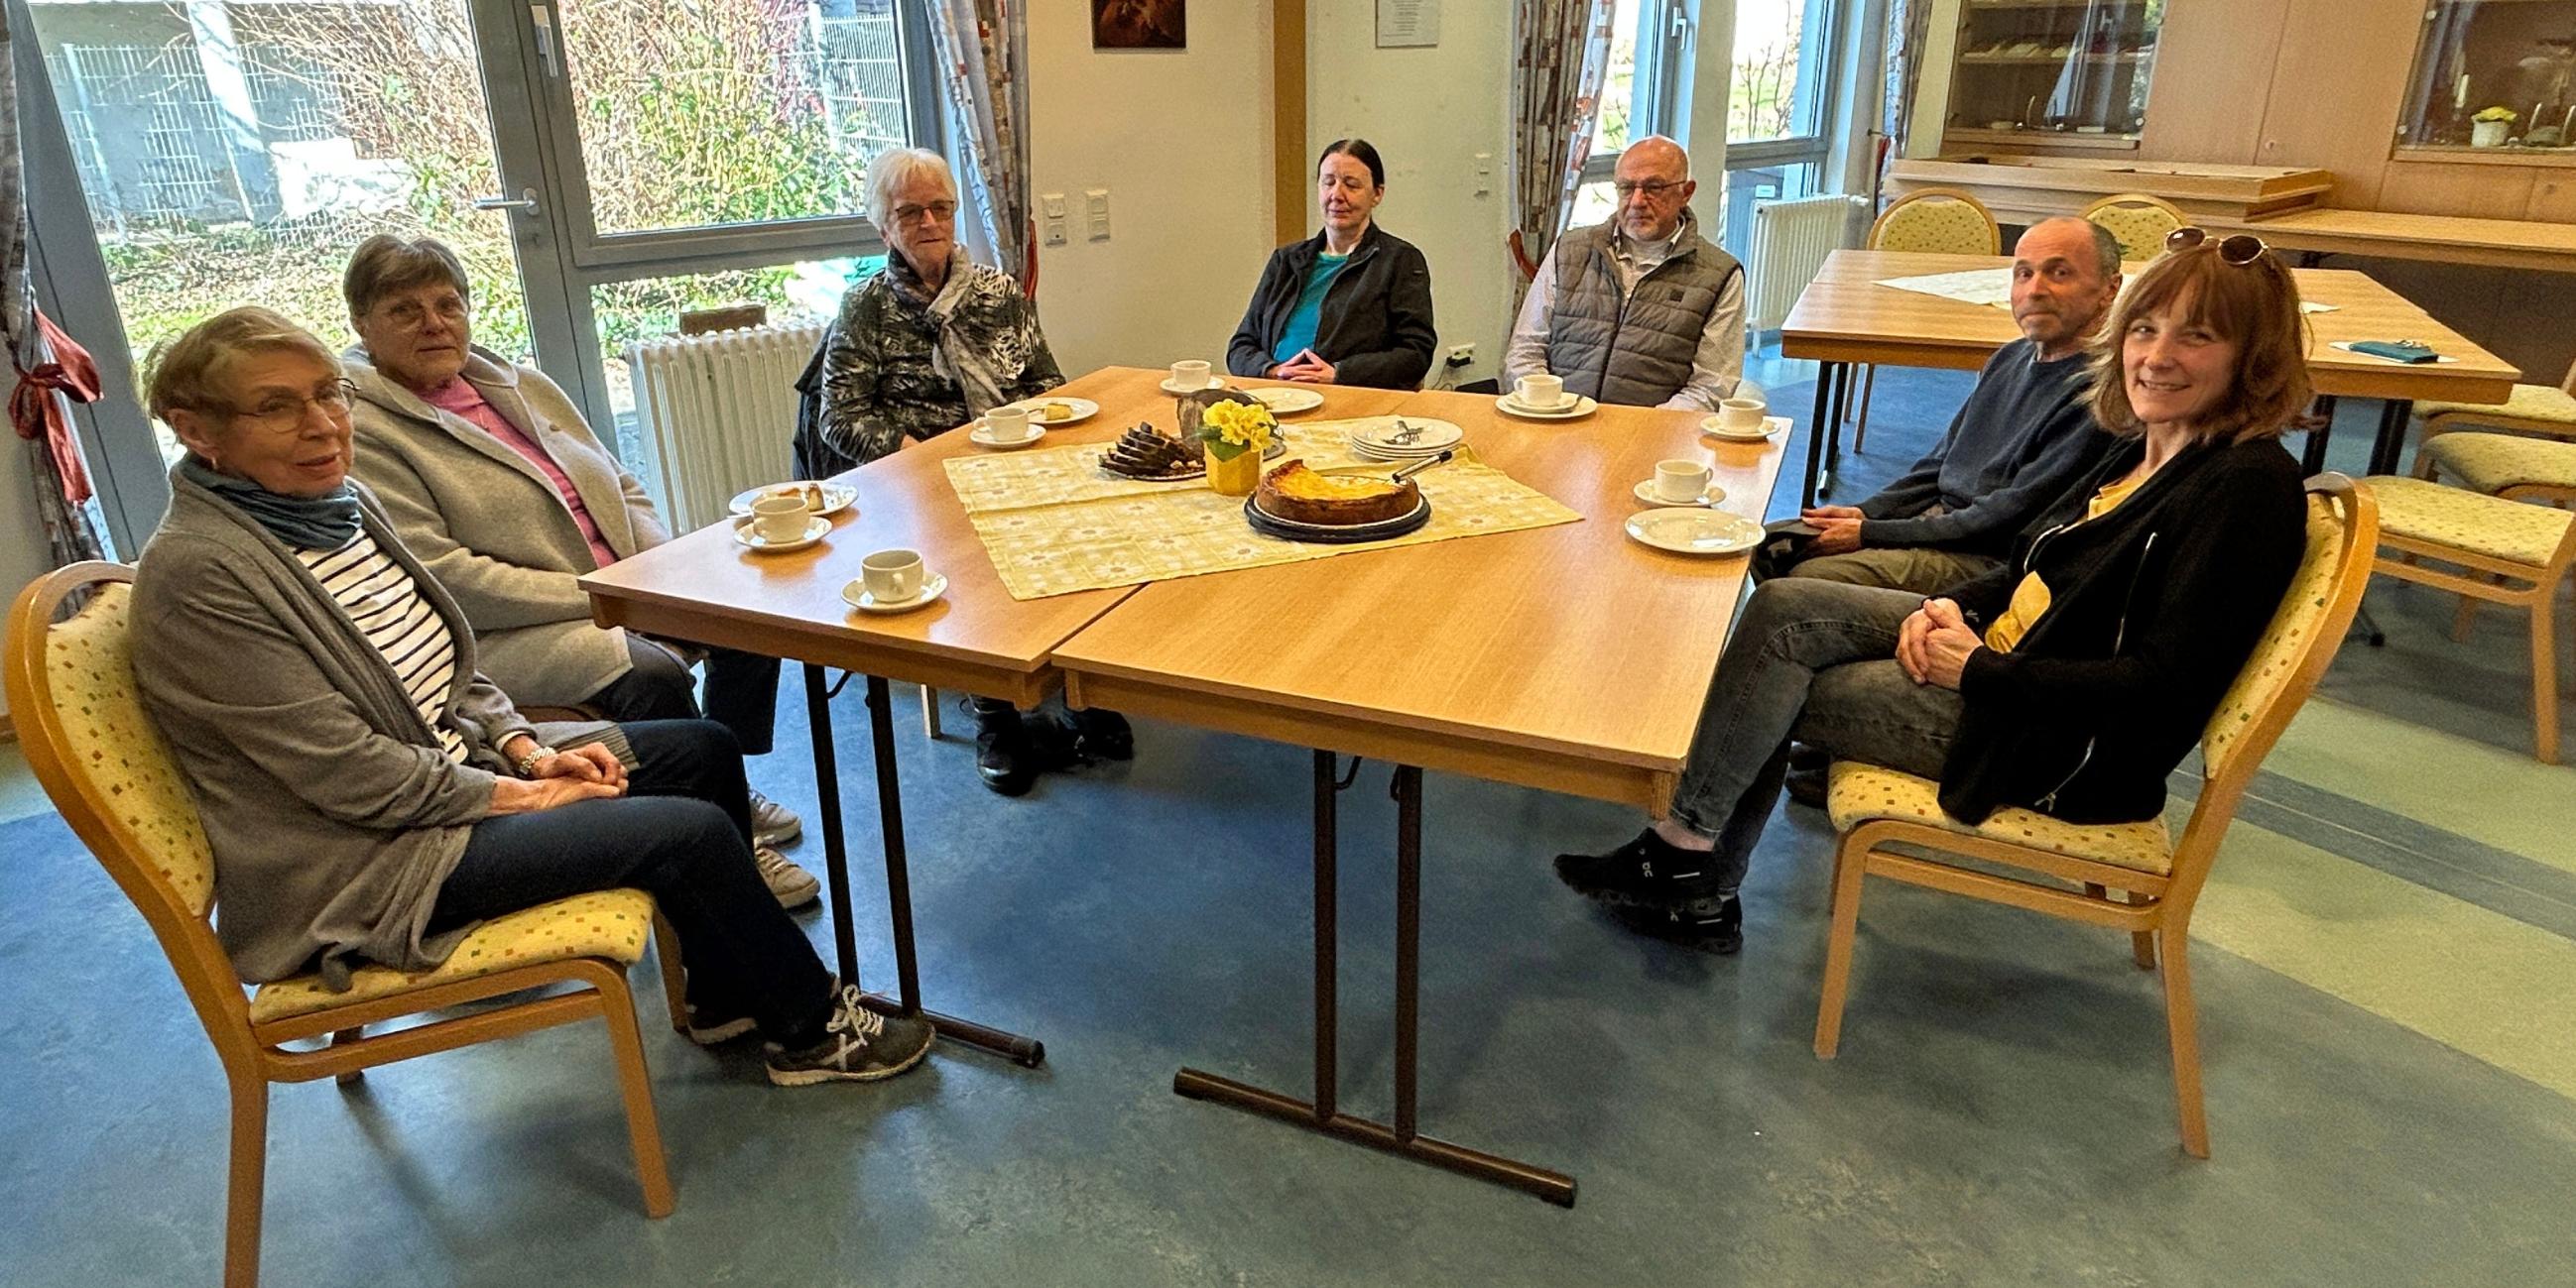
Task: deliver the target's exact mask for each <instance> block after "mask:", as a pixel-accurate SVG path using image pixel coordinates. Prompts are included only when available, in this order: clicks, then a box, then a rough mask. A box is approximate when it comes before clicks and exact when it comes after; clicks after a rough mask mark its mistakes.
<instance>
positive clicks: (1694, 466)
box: [1655, 461, 1709, 503]
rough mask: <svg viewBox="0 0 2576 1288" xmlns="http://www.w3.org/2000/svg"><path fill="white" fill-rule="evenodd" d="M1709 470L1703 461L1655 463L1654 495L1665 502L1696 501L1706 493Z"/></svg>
mask: <svg viewBox="0 0 2576 1288" xmlns="http://www.w3.org/2000/svg"><path fill="white" fill-rule="evenodd" d="M1708 478H1709V469H1708V463H1707V462H1705V461H1657V462H1655V495H1657V496H1659V497H1662V498H1663V499H1665V500H1667V501H1672V502H1676V503H1687V502H1691V501H1696V500H1698V499H1700V497H1701V496H1702V495H1704V494H1706V493H1707V491H1708Z"/></svg>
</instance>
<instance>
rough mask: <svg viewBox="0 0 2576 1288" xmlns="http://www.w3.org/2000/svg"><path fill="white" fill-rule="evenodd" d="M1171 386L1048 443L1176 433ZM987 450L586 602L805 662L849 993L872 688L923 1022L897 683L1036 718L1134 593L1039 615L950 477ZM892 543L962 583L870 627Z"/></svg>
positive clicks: (892, 846)
mask: <svg viewBox="0 0 2576 1288" xmlns="http://www.w3.org/2000/svg"><path fill="white" fill-rule="evenodd" d="M1163 374H1165V373H1161V372H1149V371H1138V370H1135V369H1132V368H1111V369H1108V370H1104V371H1100V372H1095V373H1093V374H1091V375H1089V376H1085V377H1084V378H1082V379H1080V380H1076V381H1074V382H1072V383H1071V384H1068V385H1066V386H1065V387H1064V389H1063V392H1064V393H1067V394H1073V395H1078V396H1081V397H1084V398H1090V399H1093V400H1094V401H1097V402H1098V403H1099V404H1100V414H1099V415H1098V416H1097V417H1095V418H1093V419H1092V420H1090V421H1087V422H1085V423H1083V424H1080V425H1075V426H1069V427H1067V428H1064V429H1058V430H1054V431H1051V432H1050V433H1049V434H1048V439H1049V440H1050V441H1051V442H1065V443H1081V442H1091V441H1098V440H1105V439H1114V438H1116V437H1117V436H1118V435H1119V434H1120V433H1121V432H1123V431H1124V430H1125V429H1126V428H1127V427H1128V426H1130V425H1133V424H1135V423H1136V422H1138V421H1140V420H1147V419H1151V420H1154V421H1156V422H1157V423H1160V424H1163V425H1166V426H1168V425H1170V424H1171V423H1172V419H1173V415H1174V408H1173V403H1172V399H1171V396H1170V395H1168V394H1166V393H1163V392H1162V391H1161V390H1159V389H1157V388H1156V387H1155V382H1156V381H1157V379H1159V378H1160V377H1161V376H1162V375H1163ZM1233 383H1236V384H1268V383H1276V382H1270V381H1235V382H1233ZM1323 392H1324V405H1323V407H1322V408H1320V409H1318V410H1316V411H1313V412H1308V413H1305V418H1307V419H1314V418H1324V417H1335V416H1366V415H1375V414H1378V413H1379V412H1383V411H1386V410H1388V409H1390V408H1392V407H1394V406H1395V405H1396V404H1397V403H1399V402H1401V401H1402V400H1403V399H1404V398H1405V397H1406V395H1405V394H1403V393H1400V392H1390V391H1385V390H1374V389H1339V388H1335V389H1327V390H1324V391H1323ZM980 450H982V449H980V448H977V447H975V446H974V445H972V444H971V443H969V442H967V441H966V435H965V434H963V433H949V434H943V435H941V436H939V437H938V438H935V439H931V440H929V441H927V442H921V443H916V444H912V445H911V446H910V447H909V448H908V449H907V450H904V451H900V452H897V453H895V454H894V455H892V456H888V457H886V458H884V459H882V460H879V461H874V462H871V463H869V464H867V465H864V466H861V467H859V468H858V469H856V470H853V471H851V472H849V473H847V474H843V475H841V476H839V481H841V482H844V483H848V484H850V485H851V486H852V487H855V488H856V489H858V501H857V503H856V504H855V505H853V506H852V507H851V509H850V510H848V511H845V512H843V513H842V514H840V515H839V516H837V517H836V518H835V519H834V520H833V528H832V532H831V534H830V535H829V536H827V537H825V538H824V540H823V541H822V542H821V543H820V544H818V545H816V546H813V547H811V548H809V549H806V550H802V551H795V552H791V553H786V554H777V555H757V554H752V553H750V552H747V551H745V550H743V549H742V548H741V547H740V546H739V545H738V544H737V543H736V542H735V541H734V539H733V532H732V528H731V525H729V524H715V525H711V526H709V527H706V528H702V529H700V530H698V531H696V532H692V533H689V534H686V535H684V536H681V537H678V538H676V539H674V540H672V541H671V542H670V543H669V544H667V545H663V546H660V547H657V548H655V549H652V550H648V551H645V552H643V553H642V554H639V555H636V556H635V557H633V558H631V559H625V560H620V561H619V562H617V563H615V564H612V565H610V566H609V567H607V568H603V569H601V570H599V571H598V572H594V573H591V574H589V575H588V576H585V577H583V578H582V579H581V586H582V589H584V590H586V591H588V592H590V597H591V616H592V618H593V619H594V620H595V621H597V622H598V623H599V624H600V625H602V626H623V627H626V628H627V629H629V630H636V631H642V632H645V633H647V634H651V635H657V636H662V637H666V638H670V639H680V640H690V641H694V642H696V643H700V644H706V645H712V646H716V647H722V648H733V649H741V650H743V651H745V652H751V653H758V654H762V655H764V656H768V657H776V658H782V659H792V660H794V661H797V662H801V663H803V664H804V668H805V707H806V715H807V718H808V720H809V722H810V728H811V730H812V739H813V755H814V785H815V790H816V792H817V793H818V795H819V801H818V804H819V807H820V813H821V819H820V822H821V824H822V828H823V850H824V860H825V865H826V868H827V870H828V876H829V878H830V885H831V897H832V922H833V932H834V936H835V939H836V941H837V943H836V947H837V949H838V952H839V965H840V970H841V978H842V979H844V980H856V979H857V978H858V952H857V945H856V937H855V932H854V929H853V926H852V922H851V913H850V902H849V885H848V878H849V873H848V850H847V848H846V846H845V844H844V841H843V834H842V824H841V803H840V776H839V771H838V767H837V764H836V762H835V758H834V755H833V750H832V731H831V706H830V703H829V700H828V699H829V694H828V692H827V690H826V686H825V677H824V668H826V667H838V668H841V669H843V670H846V671H849V672H852V673H855V674H862V675H865V676H866V677H867V703H868V716H869V721H870V724H871V725H872V726H873V731H874V737H875V748H876V755H875V759H876V777H877V806H878V811H879V816H880V821H881V825H882V832H883V836H884V839H885V856H886V884H887V897H888V901H889V902H890V903H891V904H892V905H893V907H892V914H893V922H894V925H893V932H894V947H895V963H896V974H897V977H898V983H899V985H900V991H899V994H898V996H897V998H896V999H894V1000H893V1001H890V1002H889V1001H886V999H882V998H880V999H877V1000H878V1001H880V1002H881V1003H884V1004H885V1005H886V1006H887V1007H888V1008H889V1009H899V1010H901V1011H903V1012H905V1013H910V1012H914V1011H918V1010H919V1009H920V993H919V980H918V973H917V969H916V967H915V964H914V956H913V944H912V912H911V894H910V886H909V882H908V879H907V877H906V872H905V856H904V843H903V813H902V801H901V795H900V792H899V789H898V782H897V777H896V772H895V759H894V724H893V714H892V705H891V702H890V699H889V697H888V694H887V682H888V681H889V680H903V681H907V682H911V683H916V684H921V685H924V686H932V687H937V688H941V689H953V690H958V691H961V692H966V693H973V694H980V695H983V696H987V697H996V698H1007V699H1009V700H1010V701H1011V702H1013V703H1014V704H1016V705H1018V706H1021V707H1024V708H1025V707H1034V706H1036V705H1037V704H1038V703H1039V702H1040V701H1042V700H1044V699H1045V697H1046V696H1047V694H1048V693H1049V692H1050V691H1052V690H1054V689H1055V688H1057V687H1058V686H1059V685H1060V684H1061V683H1062V678H1061V677H1060V676H1059V675H1058V674H1057V672H1056V671H1055V670H1054V668H1053V666H1052V664H1051V663H1052V659H1053V653H1054V650H1055V648H1056V646H1057V645H1058V644H1061V643H1062V642H1063V641H1064V640H1065V639H1066V638H1067V637H1069V636H1071V635H1073V634H1074V633H1075V632H1076V631H1079V630H1081V629H1082V628H1083V627H1084V626H1085V625H1087V624H1089V623H1090V622H1092V621H1093V620H1095V619H1097V618H1098V617H1100V615H1101V614H1103V613H1106V612H1108V611H1109V610H1110V609H1111V608H1113V607H1114V606H1116V605H1117V604H1118V602H1119V601H1120V600H1122V599H1125V598H1126V597H1127V596H1128V595H1130V594H1131V593H1133V589H1134V588H1132V587H1129V588H1121V589H1114V590H1092V591H1083V592H1079V593H1076V594H1070V595H1058V596H1054V597H1052V598H1048V599H1038V600H1029V601H1026V602H1022V601H1019V600H1014V599H1012V598H1011V597H1010V595H1009V594H1008V593H1007V592H1005V591H1004V590H1003V589H1002V583H1001V579H1000V577H999V576H998V575H997V574H996V573H995V572H994V571H993V565H992V561H991V560H990V559H988V558H986V557H985V553H984V544H983V542H982V541H981V540H980V539H978V538H977V537H976V535H975V530H974V528H973V526H972V525H971V524H970V523H969V522H968V521H967V518H966V512H965V509H964V507H962V506H960V505H959V504H958V502H957V496H956V493H955V491H954V490H953V489H952V488H951V487H950V486H949V484H948V478H947V475H946V472H945V470H944V468H943V467H942V465H941V462H943V461H945V460H946V459H947V458H949V457H951V456H955V455H958V454H960V453H964V452H974V451H980ZM889 547H908V548H911V549H914V550H918V551H920V552H921V553H922V557H923V560H924V562H925V563H926V564H927V565H928V567H929V568H930V569H931V570H932V571H934V572H937V573H940V574H942V575H944V576H946V577H947V578H948V583H949V584H948V591H947V594H946V596H945V597H944V598H943V599H942V600H941V601H940V602H939V603H937V604H934V605H932V606H931V607H928V608H925V609H922V610H920V611H918V612H912V613H905V614H901V615H895V616H871V615H868V614H864V613H860V612H857V611H856V610H854V609H852V608H851V607H850V606H849V605H848V604H846V603H844V602H843V601H842V599H841V588H842V587H843V586H845V585H847V584H848V583H850V582H851V581H854V580H856V579H857V578H858V575H859V561H860V560H861V559H862V558H863V557H865V556H866V555H867V554H868V553H869V552H871V551H875V550H881V549H886V548H889ZM930 1018H931V1019H932V1021H933V1022H934V1023H935V1024H936V1025H938V1027H939V1031H940V1033H941V1034H942V1035H943V1036H947V1037H952V1038H957V1039H960V1040H964V1041H967V1042H970V1043H973V1044H975V1045H979V1046H984V1047H987V1048H989V1049H993V1050H998V1051H1001V1052H1003V1053H1005V1054H1008V1055H1010V1056H1012V1057H1013V1058H1015V1059H1019V1060H1021V1061H1022V1062H1023V1063H1028V1064H1035V1063H1037V1062H1038V1061H1039V1060H1040V1059H1043V1058H1044V1047H1043V1046H1042V1045H1040V1044H1039V1043H1037V1042H1034V1041H1032V1040H1030V1039H1026V1038H1021V1037H1018V1036H1016V1035H1013V1034H1008V1033H1004V1032H1001V1031H1000V1030H996V1029H990V1028H986V1027H985V1026H982V1025H978V1024H974V1023H971V1022H969V1021H965V1020H960V1019H956V1018H955V1017H952V1016H944V1015H938V1014H935V1013H934V1014H931V1016H930Z"/></svg>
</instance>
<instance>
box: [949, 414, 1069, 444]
mask: <svg viewBox="0 0 2576 1288" xmlns="http://www.w3.org/2000/svg"><path fill="white" fill-rule="evenodd" d="M1074 419H1075V420H1080V419H1081V417H1079V416H1077V417H1075V418H1074ZM1066 423H1070V422H1066ZM966 438H967V441H969V442H972V443H974V444H975V445H976V446H978V447H990V448H993V449H995V450H997V451H1004V452H1007V451H1011V450H1012V449H1014V448H1021V447H1029V446H1033V445H1035V444H1037V443H1039V442H1043V441H1045V439H1046V427H1045V426H1043V425H1040V424H1039V423H1037V422H1036V421H1030V422H1029V436H1028V437H1026V438H1014V439H1008V440H1005V439H999V438H995V437H993V427H992V426H990V425H987V424H985V423H984V422H982V421H980V420H979V421H976V422H975V428H973V429H970V430H967V431H966Z"/></svg>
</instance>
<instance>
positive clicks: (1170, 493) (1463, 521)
mask: <svg viewBox="0 0 2576 1288" xmlns="http://www.w3.org/2000/svg"><path fill="white" fill-rule="evenodd" d="M1374 419H1390V420H1391V419H1392V418H1374ZM1370 423H1372V421H1368V420H1354V421H1340V422H1319V423H1316V424H1311V425H1299V426H1292V427H1287V428H1288V430H1289V432H1288V434H1287V438H1288V443H1289V453H1290V455H1295V456H1300V457H1302V458H1303V459H1304V460H1305V461H1306V463H1307V465H1308V467H1309V468H1316V469H1330V468H1340V467H1347V466H1355V465H1369V466H1370V468H1375V469H1385V468H1389V467H1387V466H1384V465H1375V464H1372V463H1369V462H1364V461H1361V460H1359V459H1358V458H1356V457H1353V456H1352V455H1351V454H1350V449H1349V444H1348V440H1347V438H1346V436H1345V435H1346V433H1347V430H1348V429H1349V428H1351V427H1356V426H1361V425H1366V424H1370ZM1106 448H1107V444H1093V445H1088V446H1084V447H1069V448H1059V449H1055V450H1054V451H1052V452H1048V453H1044V454H1040V453H1034V452H1019V453H1012V454H1008V455H990V456H975V457H962V458H957V459H952V460H950V461H949V462H947V466H948V477H949V481H950V482H951V483H953V484H955V485H956V487H957V493H958V497H959V499H960V500H962V501H964V502H965V503H966V510H967V517H968V519H969V521H970V522H972V523H973V524H974V525H975V533H976V535H977V536H979V537H982V538H983V540H984V550H985V553H986V554H987V555H989V556H990V557H991V558H992V561H993V569H994V571H995V572H997V573H999V574H1001V578H1002V586H1003V588H1004V589H1006V590H1008V591H1010V593H1011V598H1013V599H1043V598H1045V597H1047V596H1049V595H1065V594H1071V593H1072V592H1074V591H1077V590H1098V589H1102V588H1104V587H1109V586H1133V585H1136V584H1138V583H1140V582H1150V581H1167V580H1170V579H1171V578H1174V577H1195V576H1198V575H1199V574H1201V573H1211V572H1230V571H1233V570H1234V569H1237V568H1261V567H1266V566H1268V565H1271V564H1283V563H1296V562H1299V561H1301V560H1306V559H1325V558H1330V557H1332V556H1334V555H1339V554H1349V553H1351V552H1353V551H1359V550H1383V549H1387V548H1389V547H1393V546H1415V545H1427V544H1429V543H1431V542H1434V541H1447V540H1449V539H1451V538H1453V537H1474V536H1485V535H1489V534H1492V533H1497V532H1516V531H1519V530H1521V529H1524V528H1543V527H1548V526H1550V525H1552V524H1558V523H1571V522H1573V521H1575V520H1576V519H1579V518H1581V517H1583V516H1581V515H1579V514H1577V513H1575V512H1574V511H1573V510H1571V509H1569V508H1567V507H1566V506H1564V505H1562V504H1559V503H1558V502H1557V501H1555V500H1553V499H1551V498H1549V497H1548V496H1547V495H1545V494H1544V493H1541V492H1539V491H1538V490H1536V489H1534V488H1531V487H1529V486H1528V485H1526V484H1523V483H1520V482H1518V481H1516V480H1514V479H1513V478H1512V477H1511V476H1510V475H1507V474H1505V473H1503V472H1502V471H1501V470H1498V469H1495V468H1494V467H1492V466H1490V465H1486V464H1483V463H1482V462H1479V461H1477V460H1476V459H1475V458H1474V454H1473V453H1472V452H1469V453H1464V454H1462V455H1461V457H1460V458H1459V459H1457V460H1454V461H1451V462H1450V463H1448V464H1446V465H1441V466H1436V467H1434V468H1432V469H1429V470H1426V471H1424V472H1422V473H1420V474H1417V475H1415V476H1414V482H1415V483H1416V484H1418V485H1419V486H1420V487H1421V489H1422V494H1423V495H1424V496H1425V497H1428V498H1429V499H1430V501H1431V521H1430V522H1429V523H1426V524H1424V525H1423V526H1422V527H1421V528H1419V529H1417V530H1415V531H1413V532H1410V533H1407V534H1406V535H1404V536H1401V537H1394V538H1391V539H1389V540H1385V541H1370V542H1363V543H1359V544H1354V545H1312V544H1308V543H1305V542H1297V541H1283V540H1281V539H1279V538H1277V537H1270V536H1264V535H1262V534H1261V533H1258V532H1254V531H1253V530H1252V525H1251V524H1250V523H1248V522H1246V521H1245V519H1244V517H1243V498H1242V497H1237V496H1219V495H1218V494H1216V493H1215V492H1212V491H1210V490H1208V487H1207V485H1206V483H1205V482H1204V481H1199V480H1193V481H1189V482H1181V483H1139V482H1136V481H1134V480H1130V479H1120V478H1114V477H1111V476H1109V475H1105V474H1103V473H1101V471H1100V468H1099V458H1100V453H1101V452H1102V451H1104V450H1106ZM1086 453H1087V454H1088V455H1087V456H1086V455H1085V454H1086ZM1042 456H1052V457H1054V458H1056V459H1055V460H1053V461H1047V460H1044V459H1042Z"/></svg>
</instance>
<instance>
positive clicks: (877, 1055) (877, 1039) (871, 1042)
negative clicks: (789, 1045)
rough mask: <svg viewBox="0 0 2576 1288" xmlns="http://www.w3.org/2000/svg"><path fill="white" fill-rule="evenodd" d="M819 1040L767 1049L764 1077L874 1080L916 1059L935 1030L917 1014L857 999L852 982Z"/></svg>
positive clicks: (798, 1081)
mask: <svg viewBox="0 0 2576 1288" xmlns="http://www.w3.org/2000/svg"><path fill="white" fill-rule="evenodd" d="M832 1007H833V1009H832V1018H831V1019H829V1020H826V1021H824V1023H823V1040H822V1041H820V1042H817V1043H815V1044H814V1045H812V1046H810V1047H807V1048H805V1049H804V1050H802V1051H775V1050H774V1051H771V1052H770V1053H769V1080H770V1081H771V1082H772V1083H775V1084H777V1085H778V1086H781V1087H810V1086H812V1085H814V1084H815V1083H818V1082H875V1081H877V1080H878V1079H880V1078H891V1077H893V1076H895V1075H896V1074H898V1073H901V1072H903V1071H904V1070H906V1069H909V1068H911V1067H913V1066H914V1065H916V1064H919V1063H921V1058H922V1057H923V1056H926V1055H928V1054H930V1041H931V1039H932V1038H934V1037H937V1036H938V1035H937V1034H936V1033H934V1032H933V1031H932V1030H931V1027H930V1021H928V1020H925V1019H923V1018H921V1017H920V1016H918V1015H879V1014H877V1013H876V1012H874V1011H871V1010H869V1009H868V1008H867V1007H865V1006H862V1005H860V1003H859V989H858V986H857V985H855V984H853V985H849V986H848V987H845V988H843V989H842V990H841V995H840V997H839V998H838V999H836V1000H835V1001H834V1002H833V1004H832Z"/></svg>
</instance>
